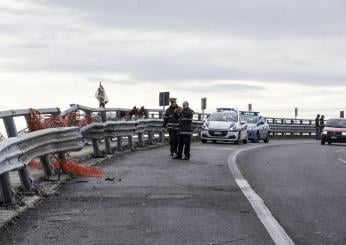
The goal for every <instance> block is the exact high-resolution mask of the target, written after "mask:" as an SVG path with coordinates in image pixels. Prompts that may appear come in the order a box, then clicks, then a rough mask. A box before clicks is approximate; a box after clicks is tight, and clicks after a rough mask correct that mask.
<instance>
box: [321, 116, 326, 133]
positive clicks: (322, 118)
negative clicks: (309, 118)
mask: <svg viewBox="0 0 346 245" xmlns="http://www.w3.org/2000/svg"><path fill="white" fill-rule="evenodd" d="M324 126H325V125H324V115H322V116H321V118H320V132H321V133H322V132H323V129H324Z"/></svg>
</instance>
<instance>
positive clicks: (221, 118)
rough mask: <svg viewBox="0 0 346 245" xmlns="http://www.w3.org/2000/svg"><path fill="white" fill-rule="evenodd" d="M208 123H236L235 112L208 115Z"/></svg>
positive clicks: (236, 116) (236, 115)
mask: <svg viewBox="0 0 346 245" xmlns="http://www.w3.org/2000/svg"><path fill="white" fill-rule="evenodd" d="M208 121H218V122H238V114H237V113H235V112H215V113H213V114H211V115H210V117H209V118H208Z"/></svg>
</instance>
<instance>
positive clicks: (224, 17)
mask: <svg viewBox="0 0 346 245" xmlns="http://www.w3.org/2000/svg"><path fill="white" fill-rule="evenodd" d="M99 81H103V84H104V87H105V88H106V91H107V93H108V97H109V100H110V103H109V106H110V107H131V106H133V105H138V106H140V105H145V106H146V107H149V108H157V107H158V93H159V92H160V91H170V92H171V95H172V96H173V97H177V98H178V100H179V102H180V103H181V102H182V101H183V100H188V101H190V104H191V107H192V108H193V109H194V110H195V111H200V99H201V98H202V97H207V98H208V111H213V110H214V109H215V108H216V107H218V106H232V107H238V108H240V109H246V108H247V104H248V103H252V104H253V108H254V110H259V111H262V113H263V114H264V115H266V116H278V117H280V116H286V117H292V116H294V107H298V108H299V114H300V115H299V116H300V117H302V118H308V117H313V116H315V114H316V113H317V112H319V113H325V114H326V116H327V117H334V116H337V115H338V114H339V111H340V110H346V1H345V0H323V1H322V0H304V1H303V0H285V1H282V0H251V1H250V0H238V1H235V0H208V1H207V0H189V1H187V0H174V1H165V0H156V1H154V0H136V1H132V0H123V1H115V0H112V1H111V0H109V1H104V0H98V1H91V0H90V1H88V0H77V1H73V0H56V1H54V0H49V1H48V0H47V1H40V0H33V1H20V0H0V83H1V96H0V109H11V108H23V107H24V108H27V107H51V106H54V107H55V106H59V107H61V108H62V109H65V108H67V107H68V105H69V104H70V103H80V104H84V105H87V106H97V101H96V99H95V98H94V93H95V91H96V89H97V87H98V83H99Z"/></svg>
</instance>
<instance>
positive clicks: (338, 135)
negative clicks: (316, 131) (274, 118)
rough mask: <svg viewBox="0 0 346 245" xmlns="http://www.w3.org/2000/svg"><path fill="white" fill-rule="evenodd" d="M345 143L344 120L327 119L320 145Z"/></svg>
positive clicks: (345, 129) (345, 120)
mask: <svg viewBox="0 0 346 245" xmlns="http://www.w3.org/2000/svg"><path fill="white" fill-rule="evenodd" d="M326 142H327V143H328V144H329V145H330V144H332V143H333V142H337V143H346V119H343V118H342V119H329V120H328V122H327V124H326V127H325V128H324V129H323V131H322V137H321V144H322V145H324V144H325V143H326Z"/></svg>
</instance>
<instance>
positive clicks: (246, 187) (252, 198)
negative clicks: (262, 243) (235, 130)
mask: <svg viewBox="0 0 346 245" xmlns="http://www.w3.org/2000/svg"><path fill="white" fill-rule="evenodd" d="M260 147H263V145H262V146H255V147H250V148H246V149H240V150H237V151H236V152H233V153H231V154H230V155H229V157H228V167H229V168H230V170H231V172H232V174H233V177H234V179H235V181H236V183H237V185H238V186H239V188H240V190H241V191H242V192H243V194H244V195H245V197H246V198H247V199H248V201H249V202H250V204H251V206H252V208H253V209H254V210H255V212H256V214H257V217H258V218H259V220H260V221H261V222H262V224H263V225H264V227H265V228H266V230H267V231H268V233H269V235H270V237H271V238H272V240H273V241H274V243H275V244H277V245H286V244H287V245H293V244H294V242H293V241H292V239H291V238H290V237H289V236H288V234H287V233H286V231H285V230H284V229H283V228H282V227H281V225H280V224H279V222H278V221H277V220H276V219H275V218H274V216H273V215H272V213H271V212H270V210H269V208H268V207H267V206H266V205H265V203H264V201H263V199H262V198H261V197H260V196H259V195H258V194H257V193H256V192H255V191H254V190H253V189H252V188H251V186H250V184H249V182H248V181H247V180H246V179H245V178H244V177H243V175H242V174H241V172H240V170H239V168H238V166H237V163H236V160H237V156H238V155H239V153H241V152H243V151H246V150H251V149H254V148H260Z"/></svg>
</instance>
